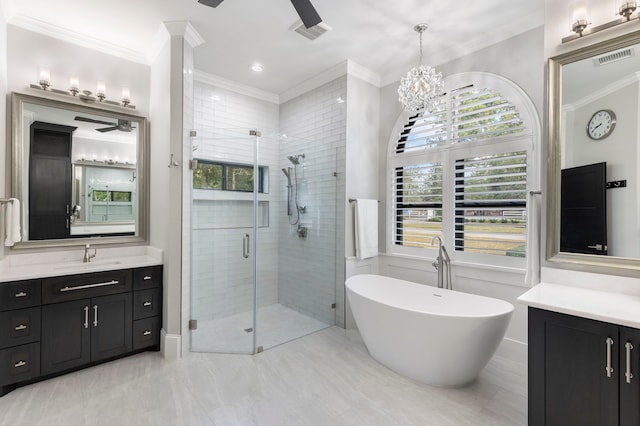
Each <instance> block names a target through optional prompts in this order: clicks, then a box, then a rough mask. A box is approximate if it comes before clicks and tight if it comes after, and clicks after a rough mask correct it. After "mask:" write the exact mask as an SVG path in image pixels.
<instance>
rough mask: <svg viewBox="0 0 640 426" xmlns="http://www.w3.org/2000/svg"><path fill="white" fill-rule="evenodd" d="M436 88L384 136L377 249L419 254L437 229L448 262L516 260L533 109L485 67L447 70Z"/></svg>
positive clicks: (533, 180) (521, 249) (535, 140)
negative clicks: (385, 198)
mask: <svg viewBox="0 0 640 426" xmlns="http://www.w3.org/2000/svg"><path fill="white" fill-rule="evenodd" d="M445 87H446V90H447V93H446V94H445V95H444V96H442V98H441V101H440V102H439V104H438V105H437V106H436V108H434V110H432V111H425V112H423V113H420V114H417V115H414V116H412V117H409V118H408V119H407V118H406V117H402V118H401V120H402V121H403V123H398V124H397V126H396V128H397V129H398V130H399V136H396V137H395V138H392V140H391V141H390V149H389V161H388V168H389V175H390V178H391V179H390V191H389V194H390V196H391V200H390V201H391V202H390V203H388V205H389V206H390V208H391V211H390V215H389V216H390V221H389V225H390V226H389V230H390V232H389V234H390V235H389V237H390V238H389V239H388V241H389V242H390V243H389V247H388V248H387V249H388V251H390V252H391V253H405V254H417V255H420V254H422V253H423V250H424V249H425V248H426V249H429V248H433V247H434V245H433V243H432V241H433V238H434V237H435V236H440V237H441V238H442V240H443V241H444V243H445V244H446V245H447V246H448V247H452V248H453V250H449V252H450V254H452V255H454V256H455V257H456V258H457V259H458V260H461V259H462V260H468V261H474V262H482V263H496V264H501V265H522V266H524V257H525V256H526V246H527V220H528V218H527V201H528V191H529V190H530V189H533V188H534V187H536V186H537V172H536V170H537V168H538V164H537V161H536V158H537V153H536V150H537V149H538V148H537V147H538V146H539V145H540V143H539V121H538V117H537V114H536V112H535V109H534V107H533V105H532V103H531V101H530V100H529V98H528V97H527V96H526V95H525V94H524V92H523V91H522V90H521V89H520V88H519V87H517V86H516V85H515V84H513V83H512V82H510V81H508V80H506V79H504V78H502V77H500V76H497V75H494V74H488V73H462V74H456V75H454V76H451V77H448V78H447V79H445ZM397 134H398V133H396V135H397ZM452 257H453V256H452Z"/></svg>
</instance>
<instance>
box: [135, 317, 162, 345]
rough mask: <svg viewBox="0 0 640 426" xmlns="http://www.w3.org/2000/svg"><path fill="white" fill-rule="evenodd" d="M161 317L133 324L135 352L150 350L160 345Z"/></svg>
mask: <svg viewBox="0 0 640 426" xmlns="http://www.w3.org/2000/svg"><path fill="white" fill-rule="evenodd" d="M160 326H161V324H160V317H151V318H145V319H141V320H138V321H134V322H133V350H134V351H135V350H138V349H143V348H148V347H149V346H155V345H158V344H159V343H160Z"/></svg>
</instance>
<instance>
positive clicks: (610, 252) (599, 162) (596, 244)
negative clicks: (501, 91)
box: [546, 32, 640, 276]
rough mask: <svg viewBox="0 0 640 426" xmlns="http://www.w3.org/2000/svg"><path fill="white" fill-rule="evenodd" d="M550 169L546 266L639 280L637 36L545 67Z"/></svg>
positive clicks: (639, 78) (639, 45)
mask: <svg viewBox="0 0 640 426" xmlns="http://www.w3.org/2000/svg"><path fill="white" fill-rule="evenodd" d="M548 165H549V166H548V167H549V169H548V175H547V177H548V179H547V184H548V198H547V206H548V209H547V240H546V247H547V261H548V262H550V263H552V264H556V265H555V266H562V267H565V268H569V269H579V270H585V271H589V272H597V273H609V274H615V275H627V276H633V275H635V276H637V273H638V270H640V190H639V186H640V173H639V170H640V32H634V33H631V34H627V35H625V36H622V37H618V38H615V39H611V40H608V41H605V42H602V43H598V44H595V45H592V46H589V47H585V48H582V49H578V50H576V51H572V52H569V53H565V54H562V55H560V56H557V57H554V58H551V59H549V163H548ZM552 266H553V265H552Z"/></svg>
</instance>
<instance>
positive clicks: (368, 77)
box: [280, 59, 382, 103]
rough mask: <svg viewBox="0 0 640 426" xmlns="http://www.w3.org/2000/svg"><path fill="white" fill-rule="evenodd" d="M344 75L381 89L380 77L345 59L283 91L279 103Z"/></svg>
mask: <svg viewBox="0 0 640 426" xmlns="http://www.w3.org/2000/svg"><path fill="white" fill-rule="evenodd" d="M344 75H350V76H353V77H356V78H359V79H361V80H364V81H366V82H367V83H370V84H372V85H374V86H375V87H378V88H380V87H381V82H382V78H381V77H380V75H378V74H376V73H374V72H373V71H371V70H370V69H368V68H365V67H363V66H362V65H360V64H358V63H356V62H354V61H352V60H350V59H347V60H346V61H342V62H340V63H338V64H337V65H334V66H333V67H331V68H329V69H327V70H324V71H322V72H321V73H320V74H316V75H315V76H313V77H311V78H310V79H308V80H306V81H304V82H302V83H301V84H299V85H297V86H295V87H292V88H291V89H288V90H286V91H284V92H283V93H281V94H280V103H285V102H288V101H290V100H291V99H293V98H296V97H298V96H300V95H303V94H305V93H307V92H309V91H310V90H313V89H317V88H318V87H320V86H322V85H324V84H327V83H330V82H332V81H333V80H335V79H337V78H339V77H342V76H344Z"/></svg>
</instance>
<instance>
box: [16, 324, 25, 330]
mask: <svg viewBox="0 0 640 426" xmlns="http://www.w3.org/2000/svg"><path fill="white" fill-rule="evenodd" d="M26 329H27V326H26V325H25V324H20V325H18V326H16V328H15V330H16V331H22V330H26Z"/></svg>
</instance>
